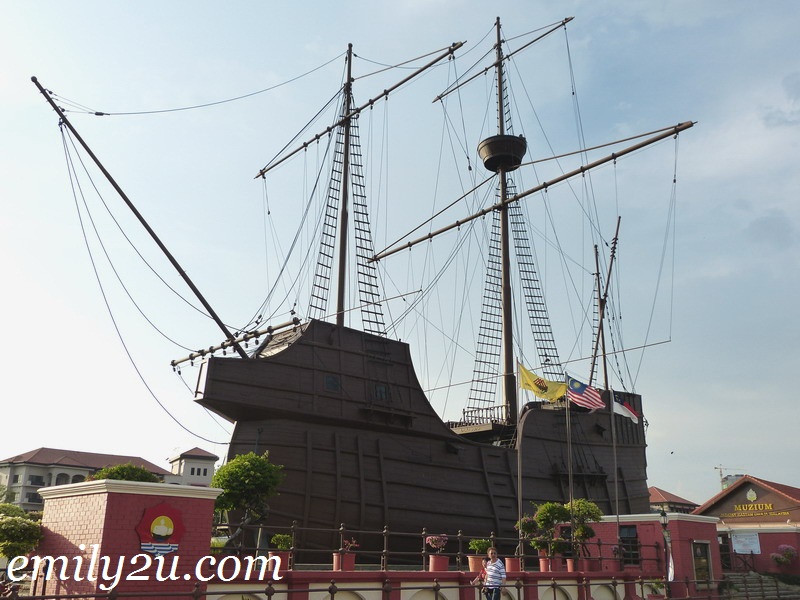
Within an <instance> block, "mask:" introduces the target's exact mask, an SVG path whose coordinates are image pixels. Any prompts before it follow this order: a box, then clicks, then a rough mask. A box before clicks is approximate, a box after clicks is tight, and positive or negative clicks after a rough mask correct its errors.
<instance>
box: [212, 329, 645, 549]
mask: <svg viewBox="0 0 800 600" xmlns="http://www.w3.org/2000/svg"><path fill="white" fill-rule="evenodd" d="M630 400H631V402H633V403H634V406H635V408H637V409H640V408H641V406H640V398H639V397H638V396H632V397H631V398H630ZM197 401H198V402H199V403H200V404H202V405H203V406H205V407H207V408H209V409H211V410H213V411H214V412H216V413H218V414H220V415H223V416H224V417H226V418H228V419H230V420H231V421H235V422H236V427H235V430H234V433H233V438H232V440H231V446H230V452H229V456H231V457H232V456H235V455H237V454H241V453H245V452H250V451H253V450H255V451H257V452H263V451H264V450H269V453H270V460H271V461H272V462H274V463H276V464H280V465H284V470H285V472H286V479H285V481H284V483H283V485H282V487H281V490H280V495H279V496H277V497H275V498H273V499H272V500H271V502H270V506H271V511H270V516H269V522H270V523H272V524H273V525H276V526H278V525H284V526H285V525H290V524H291V523H292V521H296V522H297V524H298V525H299V526H301V527H310V528H337V527H339V525H340V524H342V523H345V524H346V526H347V527H348V528H349V529H360V530H380V529H382V528H383V527H384V526H385V525H386V526H388V527H389V528H390V530H394V531H398V530H401V531H406V532H420V531H422V529H423V528H427V530H428V531H429V532H431V531H433V532H439V531H444V532H448V533H451V534H452V533H455V532H457V531H458V530H462V531H463V532H464V533H465V534H467V535H480V536H488V535H489V534H490V533H491V532H494V533H495V534H497V535H499V536H508V537H513V536H515V535H516V533H515V531H514V528H513V527H514V523H515V522H516V520H517V511H518V508H517V455H518V448H519V446H520V437H521V446H522V456H523V460H522V473H523V476H522V481H523V486H522V488H523V489H522V493H523V500H524V504H523V507H524V511H526V512H531V506H530V504H529V503H530V502H537V503H538V502H545V501H549V500H557V501H562V502H563V501H566V500H567V499H568V498H569V490H568V473H567V471H568V469H567V464H568V461H567V436H566V413H565V411H564V410H563V409H562V410H558V409H555V410H554V409H550V408H549V407H545V406H542V405H540V404H530V405H528V407H527V409H526V410H523V414H522V417H521V419H520V425H519V430H520V431H521V432H523V435H522V436H517V439H516V442H515V446H512V447H503V446H498V445H492V444H489V443H480V442H477V441H474V439H471V438H477V439H480V438H484V439H488V438H489V437H490V436H491V435H493V434H492V433H491V431H490V429H491V426H485V427H476V428H475V431H473V432H469V433H466V435H457V434H456V433H454V432H453V431H452V430H451V429H450V428H449V427H448V426H447V425H446V424H445V423H444V422H443V421H442V420H441V419H440V418H439V416H438V415H437V414H436V412H435V411H434V410H433V408H432V407H431V405H430V403H429V402H428V400H427V399H426V397H425V395H424V394H423V392H422V390H421V388H420V385H419V383H418V381H417V378H416V375H415V373H414V369H413V366H412V364H411V359H410V353H409V349H408V346H407V345H406V344H404V343H401V342H397V341H393V340H388V339H385V338H381V337H377V336H373V335H370V334H366V333H363V332H360V331H357V330H353V329H349V328H345V327H337V326H336V325H333V324H329V323H325V322H320V321H312V322H310V323H308V324H306V325H304V326H302V327H298V328H297V330H296V331H294V332H284V333H283V334H281V335H276V336H275V339H274V340H272V342H270V344H269V345H267V346H266V347H265V348H264V349H262V352H261V356H260V357H259V358H255V359H253V360H242V359H238V358H210V359H209V360H208V362H207V364H206V365H204V370H203V374H201V386H200V390H199V391H198V398H197ZM570 412H571V419H572V421H571V423H572V426H571V429H572V437H573V445H572V454H573V481H574V496H575V497H583V498H589V499H591V500H593V501H594V502H596V503H598V504H599V505H600V507H601V508H602V510H603V511H604V512H605V513H607V514H610V513H613V512H615V505H616V502H615V490H614V487H615V486H614V481H613V479H614V478H613V469H614V452H613V446H612V441H611V420H610V419H611V415H609V412H608V411H606V410H603V411H597V412H595V413H587V412H577V411H570ZM614 418H615V419H616V424H615V427H616V429H617V444H616V448H617V452H616V454H617V467H618V472H619V477H620V481H619V485H618V493H619V512H620V513H642V512H647V511H648V510H649V496H648V493H647V481H646V461H645V439H644V429H643V426H642V424H641V422H640V424H638V425H636V424H634V423H632V422H631V421H630V420H628V419H623V418H620V417H614ZM505 433H506V434H507V435H508V434H509V432H508V431H506V432H505ZM511 433H513V432H511ZM329 540H330V536H328V538H327V539H326V540H324V541H322V540H320V541H319V543H320V545H321V546H323V545H327V546H328V547H330V544H329ZM307 543H313V536H312V539H309V540H307ZM415 543H418V542H415ZM305 547H308V545H306V546H305Z"/></svg>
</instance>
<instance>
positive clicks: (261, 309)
mask: <svg viewBox="0 0 800 600" xmlns="http://www.w3.org/2000/svg"><path fill="white" fill-rule="evenodd" d="M337 95H338V94H337ZM332 140H333V136H328V143H327V145H326V147H325V155H324V156H323V164H324V160H325V156H327V155H328V153H329V152H330V147H331V143H332ZM322 170H323V167H322V165H321V166H320V168H319V169H317V176H316V179H315V180H314V186H313V188H312V190H311V194H309V196H308V201H307V202H306V206H305V210H304V211H303V216H302V218H301V219H300V224H299V225H298V227H297V230H296V231H295V234H294V238H293V239H292V243H291V245H290V246H289V251H288V252H287V253H286V258H285V259H284V261H283V264H282V265H281V268H280V271H279V272H278V274H277V275H276V277H275V282H274V283H273V285H272V288H271V289H270V291H269V292H268V293H267V297H266V298H265V299H264V301H263V302H262V303H261V306H260V307H259V309H258V310H257V311H256V312H255V314H254V316H253V317H251V319H250V322H251V323H252V321H253V319H254V318H255V315H258V314H263V312H264V310H265V309H266V307H267V304H268V303H269V301H270V300H271V299H272V296H273V294H275V293H276V290H277V286H278V283H279V282H280V281H281V279H282V277H283V273H284V271H286V269H287V268H288V267H289V258H290V257H291V256H292V254H293V253H294V249H295V247H296V246H297V243H298V242H299V241H300V236H301V235H302V233H303V226H304V225H305V223H306V220H307V219H308V215H309V212H310V211H311V207H312V205H313V203H314V196H315V194H316V193H317V189H318V187H319V184H320V180H321V177H322ZM320 224H321V219H318V220H317V224H316V226H315V227H314V230H313V232H312V234H311V240H314V239H315V238H316V235H317V232H318V231H319V228H320ZM312 246H313V244H309V245H308V250H307V251H306V256H305V258H304V259H303V260H302V261H301V263H300V268H299V270H298V273H297V275H296V276H295V278H294V280H293V281H292V283H291V284H290V285H289V286H288V291H287V292H286V295H285V296H284V297H283V299H282V300H281V301H280V302H279V303H278V304H279V305H280V304H283V302H285V301H286V298H288V297H289V294H290V293H291V290H292V289H293V288H294V286H295V284H296V283H297V281H298V279H299V278H300V275H301V273H302V271H303V269H304V268H305V265H306V264H307V262H308V260H309V256H310V254H311V249H312ZM271 316H274V313H273V315H271Z"/></svg>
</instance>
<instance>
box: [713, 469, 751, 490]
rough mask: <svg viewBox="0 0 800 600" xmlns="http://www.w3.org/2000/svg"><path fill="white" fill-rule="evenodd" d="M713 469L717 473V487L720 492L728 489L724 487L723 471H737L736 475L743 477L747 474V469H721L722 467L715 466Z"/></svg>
mask: <svg viewBox="0 0 800 600" xmlns="http://www.w3.org/2000/svg"><path fill="white" fill-rule="evenodd" d="M714 468H715V469H716V470H717V471H719V487H720V489H721V490H724V489H725V488H726V487H728V486H727V485H725V471H738V473H737V475H743V474H744V473H746V472H747V469H742V468H740V467H723V466H722V465H717V466H716V467H714Z"/></svg>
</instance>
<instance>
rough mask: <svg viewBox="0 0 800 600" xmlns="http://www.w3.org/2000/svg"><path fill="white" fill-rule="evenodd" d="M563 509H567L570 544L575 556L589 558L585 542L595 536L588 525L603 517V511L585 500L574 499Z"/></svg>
mask: <svg viewBox="0 0 800 600" xmlns="http://www.w3.org/2000/svg"><path fill="white" fill-rule="evenodd" d="M564 508H566V509H567V513H568V515H569V516H568V519H569V520H570V522H571V523H572V543H573V544H574V546H575V550H576V554H578V555H580V556H589V548H588V547H587V545H586V540H589V539H591V538H593V537H595V535H596V534H595V531H594V529H593V528H592V527H591V526H590V525H589V523H597V522H598V521H599V520H600V518H601V517H602V516H603V511H601V510H600V507H599V506H597V504H595V503H594V502H592V501H591V500H587V499H586V498H575V499H573V500H572V502H567V503H566V504H565V505H564Z"/></svg>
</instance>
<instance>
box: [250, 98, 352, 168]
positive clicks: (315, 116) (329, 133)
mask: <svg viewBox="0 0 800 600" xmlns="http://www.w3.org/2000/svg"><path fill="white" fill-rule="evenodd" d="M341 93H342V90H341V89H339V90H337V91H336V93H335V94H334V95H333V96H331V97H330V98H329V99H328V101H327V102H326V103H325V104H324V105H323V106H322V108H320V109H319V110H318V111H317V112H316V114H315V115H314V116H313V117H311V118H310V119H309V120H308V121H307V122H306V124H305V125H303V127H302V129H300V131H298V132H297V133H296V134H295V135H294V137H292V139H290V140H289V141H288V142H286V143H285V144H284V145H283V148H281V149H280V150H278V152H276V153H275V156H273V157H272V158H271V159H270V160H269V162H268V163H267V164H266V166H265V167H264V168H263V169H262V171H266V170H267V168H268V167H269V166H270V165H272V163H274V162H275V161H276V160H277V159H278V158H280V156H281V154H283V153H284V152H286V149H287V148H289V147H290V146H291V145H292V144H294V143H295V141H296V140H298V139H300V136H301V135H303V133H305V132H306V130H308V128H309V127H311V124H312V123H314V122H315V121H316V120H317V118H318V117H319V116H320V115H321V114H322V113H323V112H325V111H326V110H328V108H329V107H330V106H331V104H333V103H334V101H336V100H338V99H339V97H340V95H341ZM337 114H338V112H337ZM326 133H327V134H328V137H329V138H330V137H331V135H332V133H333V128H329V129H328V131H327V132H326ZM323 136H324V134H320V135H318V136H317V137H316V138H315V140H316V142H317V143H319V139H320V138H321V137H323ZM309 143H310V142H309ZM306 146H307V145H306ZM287 158H288V157H287ZM265 175H266V174H265V173H262V174H261V178H262V179H263V178H264V177H265Z"/></svg>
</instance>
